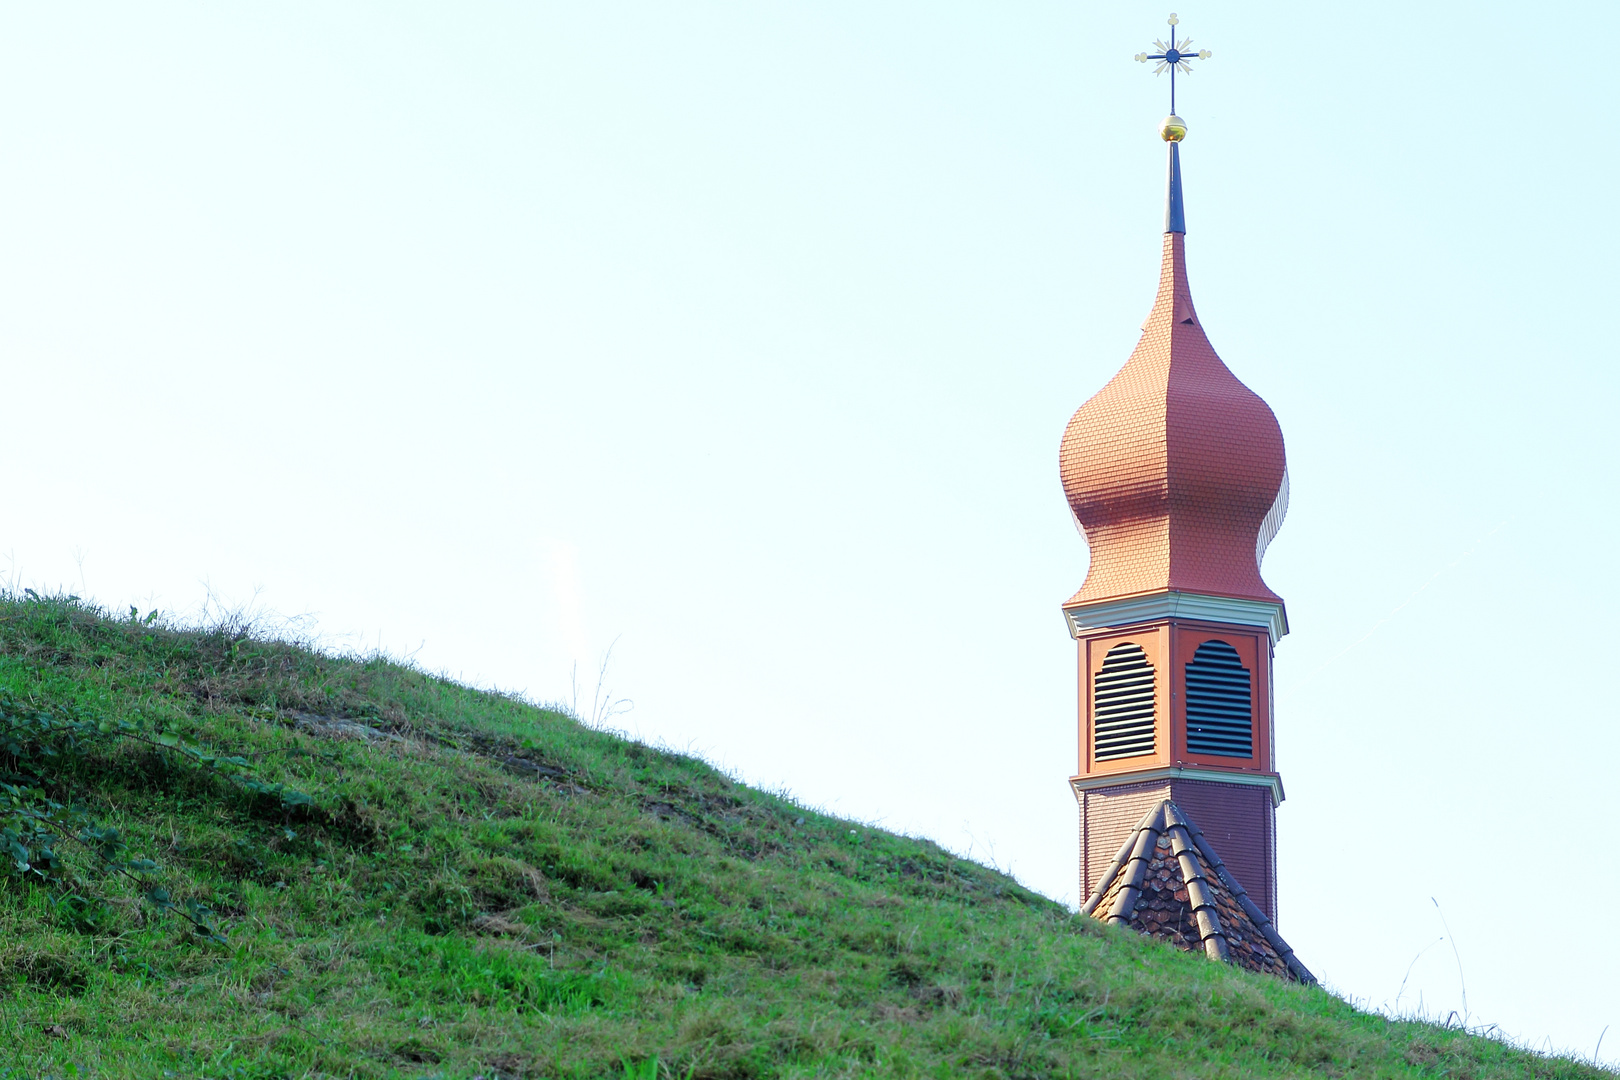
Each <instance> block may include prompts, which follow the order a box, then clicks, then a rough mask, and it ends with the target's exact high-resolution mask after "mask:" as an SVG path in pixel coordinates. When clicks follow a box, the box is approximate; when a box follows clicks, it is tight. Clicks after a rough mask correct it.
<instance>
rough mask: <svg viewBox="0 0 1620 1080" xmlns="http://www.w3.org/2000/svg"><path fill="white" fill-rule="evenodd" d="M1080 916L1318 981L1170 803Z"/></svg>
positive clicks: (1130, 844)
mask: <svg viewBox="0 0 1620 1080" xmlns="http://www.w3.org/2000/svg"><path fill="white" fill-rule="evenodd" d="M1080 912H1081V914H1083V915H1090V916H1092V917H1093V918H1096V919H1098V920H1100V921H1102V922H1106V923H1108V924H1110V925H1112V926H1129V927H1132V928H1133V929H1135V930H1137V931H1138V932H1140V933H1143V934H1151V935H1152V936H1154V937H1156V938H1160V939H1162V940H1164V941H1168V942H1170V943H1171V944H1172V945H1175V946H1177V947H1179V948H1182V949H1186V950H1188V951H1189V952H1192V951H1197V950H1202V951H1203V952H1204V954H1205V955H1206V956H1208V957H1209V958H1210V959H1211V960H1225V961H1227V962H1229V963H1232V964H1236V965H1237V966H1238V967H1241V968H1245V969H1247V970H1249V971H1259V972H1264V973H1266V974H1268V975H1277V976H1280V977H1282V978H1287V979H1293V980H1295V981H1297V982H1302V983H1315V982H1316V976H1314V975H1312V974H1311V973H1310V971H1309V970H1308V969H1307V968H1306V967H1305V965H1304V964H1302V963H1300V961H1299V958H1298V957H1296V956H1295V955H1294V950H1293V949H1291V948H1289V947H1288V943H1287V942H1286V941H1284V940H1283V939H1282V935H1281V934H1279V933H1277V928H1276V927H1275V926H1273V925H1272V924H1271V920H1270V919H1268V918H1267V917H1266V914H1265V912H1263V911H1261V910H1260V908H1259V907H1258V906H1257V905H1256V904H1255V902H1254V901H1253V900H1250V899H1249V894H1248V893H1246V892H1245V891H1244V890H1243V886H1242V885H1239V884H1238V882H1237V879H1235V878H1234V877H1233V876H1232V875H1231V873H1230V872H1229V871H1228V870H1227V869H1226V866H1225V864H1223V863H1222V862H1221V857H1220V856H1219V855H1217V854H1216V853H1215V849H1214V848H1213V847H1211V846H1210V844H1209V841H1208V840H1206V839H1204V834H1203V833H1202V832H1201V831H1200V830H1199V828H1198V826H1197V825H1195V824H1193V822H1192V820H1191V819H1190V818H1188V817H1187V815H1186V814H1185V813H1183V812H1182V810H1181V809H1180V808H1179V807H1177V806H1176V804H1175V803H1173V802H1171V801H1170V800H1169V799H1165V800H1163V801H1161V802H1160V803H1159V804H1158V805H1157V806H1155V807H1154V808H1153V809H1151V810H1149V811H1148V812H1147V814H1146V815H1145V816H1144V817H1143V818H1142V820H1141V821H1140V822H1139V823H1138V824H1137V826H1136V828H1135V829H1133V830H1132V831H1131V835H1130V836H1129V837H1127V838H1126V840H1125V845H1124V846H1123V847H1121V848H1120V849H1119V855H1118V856H1116V857H1115V859H1114V862H1113V865H1112V866H1110V867H1109V868H1108V870H1107V871H1106V872H1105V873H1104V874H1103V876H1102V877H1101V878H1100V879H1098V881H1097V888H1096V890H1095V891H1094V892H1093V893H1092V894H1091V896H1090V897H1089V898H1088V899H1087V900H1086V902H1085V905H1084V906H1082V907H1081V909H1080Z"/></svg>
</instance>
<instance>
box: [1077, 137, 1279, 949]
mask: <svg viewBox="0 0 1620 1080" xmlns="http://www.w3.org/2000/svg"><path fill="white" fill-rule="evenodd" d="M1176 152H1177V148H1176V147H1175V146H1174V145H1172V147H1171V153H1172V155H1174V154H1175V153H1176ZM1172 162H1173V165H1174V164H1176V163H1175V159H1174V157H1173V158H1172ZM1172 176H1179V169H1176V168H1173V171H1172ZM1178 182H1179V181H1173V182H1172V183H1173V184H1175V183H1178ZM1179 198H1180V195H1179V191H1178V190H1176V189H1175V188H1174V187H1173V189H1172V199H1173V200H1175V201H1177V202H1179ZM1178 209H1179V208H1178ZM1176 217H1177V218H1178V219H1179V214H1177V215H1176ZM1185 244H1186V237H1185V235H1184V234H1183V233H1182V232H1180V231H1172V232H1166V233H1165V234H1164V258H1163V263H1162V268H1161V273H1160V280H1159V293H1158V297H1157V299H1156V300H1155V302H1154V305H1153V310H1152V312H1151V313H1150V314H1149V315H1148V319H1147V322H1146V323H1144V324H1143V328H1142V337H1141V340H1140V341H1139V342H1138V344H1137V346H1136V349H1135V351H1134V352H1133V353H1132V354H1131V357H1130V359H1129V360H1128V361H1127V362H1126V364H1125V366H1124V367H1123V368H1121V369H1120V371H1119V372H1118V373H1117V374H1116V375H1115V376H1114V377H1113V378H1112V379H1111V380H1110V381H1109V382H1108V384H1107V385H1106V386H1104V387H1103V388H1102V389H1101V390H1100V391H1098V392H1097V394H1096V395H1095V396H1094V397H1092V398H1091V400H1089V401H1087V402H1086V403H1085V404H1084V405H1082V406H1081V407H1080V408H1079V410H1078V411H1076V412H1075V414H1074V418H1073V419H1072V420H1070V422H1069V426H1068V429H1067V430H1066V431H1065V433H1064V437H1063V446H1062V451H1061V455H1060V466H1061V471H1062V476H1063V487H1064V491H1065V492H1066V494H1067V495H1068V500H1069V506H1070V508H1071V510H1072V511H1073V513H1074V516H1075V520H1076V521H1077V522H1078V523H1079V525H1080V526H1081V527H1082V528H1083V529H1084V531H1085V535H1086V540H1087V541H1088V543H1089V544H1090V546H1091V569H1090V572H1089V574H1088V575H1087V577H1086V580H1085V583H1084V584H1083V585H1082V587H1081V588H1080V590H1079V591H1078V592H1077V593H1075V595H1074V596H1073V597H1071V598H1070V599H1069V601H1068V602H1067V603H1066V604H1064V613H1065V616H1066V617H1067V619H1068V622H1069V628H1070V632H1071V634H1072V635H1073V636H1074V637H1075V639H1076V641H1077V642H1078V645H1079V675H1080V679H1079V684H1080V685H1079V691H1080V695H1079V696H1080V716H1079V733H1080V762H1079V771H1078V772H1077V774H1076V775H1075V776H1074V777H1072V778H1071V781H1070V782H1071V785H1072V786H1073V788H1074V791H1075V795H1076V797H1077V799H1078V800H1079V803H1080V818H1081V824H1080V886H1081V891H1082V895H1089V894H1090V893H1091V891H1092V889H1093V888H1094V887H1095V886H1096V884H1097V881H1098V878H1099V876H1100V875H1101V874H1102V873H1104V871H1105V870H1106V869H1107V867H1108V865H1109V864H1110V863H1111V862H1112V860H1113V859H1114V857H1115V855H1116V854H1117V853H1118V851H1119V847H1120V845H1121V843H1123V842H1124V840H1125V839H1126V837H1127V836H1128V835H1129V834H1130V832H1131V830H1132V829H1133V828H1134V827H1135V825H1136V823H1137V821H1138V820H1139V819H1140V818H1141V817H1142V815H1143V814H1144V813H1145V812H1146V811H1147V810H1148V809H1149V808H1151V807H1152V806H1153V805H1154V804H1155V803H1157V802H1158V801H1159V800H1161V799H1166V798H1168V799H1170V800H1172V801H1173V802H1175V803H1176V804H1177V805H1179V806H1181V807H1183V808H1184V809H1185V810H1186V811H1187V812H1188V813H1189V815H1191V817H1192V818H1193V819H1194V820H1196V821H1197V822H1198V823H1199V824H1200V826H1201V827H1202V828H1203V830H1204V832H1205V836H1206V838H1207V839H1208V840H1209V841H1210V843H1211V844H1212V845H1213V846H1214V847H1215V849H1216V850H1217V851H1218V852H1219V854H1220V857H1221V858H1222V859H1223V860H1224V861H1225V863H1226V866H1227V867H1228V869H1229V870H1230V871H1231V872H1232V873H1233V875H1234V876H1235V877H1236V878H1237V880H1238V881H1240V882H1241V883H1242V885H1243V886H1244V888H1245V889H1246V890H1247V891H1248V893H1249V895H1250V896H1251V897H1252V898H1253V899H1254V901H1255V903H1256V904H1258V905H1259V906H1260V908H1261V909H1262V910H1263V911H1264V912H1265V913H1266V914H1267V916H1268V917H1270V918H1271V919H1272V920H1275V919H1276V918H1277V887H1276V806H1277V804H1278V803H1279V802H1280V801H1281V800H1282V782H1281V778H1280V777H1279V776H1278V774H1277V772H1276V769H1275V763H1274V762H1273V738H1272V681H1271V665H1272V651H1273V646H1274V645H1275V643H1276V641H1277V639H1278V638H1280V637H1281V636H1282V635H1283V634H1285V633H1287V618H1286V615H1285V613H1284V609H1283V603H1282V599H1281V598H1280V597H1278V596H1277V595H1276V594H1275V593H1274V592H1272V591H1271V590H1270V589H1269V588H1268V587H1267V586H1266V583H1265V582H1264V581H1263V580H1262V579H1261V577H1260V559H1261V557H1262V555H1263V553H1264V550H1265V546H1266V544H1267V543H1268V542H1269V541H1270V539H1271V537H1272V536H1273V535H1274V534H1275V533H1276V530H1277V527H1278V526H1279V525H1280V524H1281V520H1282V515H1283V513H1284V512H1285V511H1286V508H1287V490H1288V489H1287V474H1286V473H1287V469H1286V458H1285V455H1284V450H1283V439H1282V431H1281V429H1280V428H1279V427H1278V425H1277V420H1276V417H1275V416H1273V415H1272V412H1271V409H1270V408H1269V407H1268V406H1267V405H1266V403H1265V402H1264V401H1262V400H1261V399H1260V398H1259V396H1257V395H1256V394H1255V393H1254V392H1253V391H1251V390H1249V388H1248V387H1246V386H1244V385H1243V384H1242V383H1241V382H1239V381H1238V379H1237V378H1236V377H1235V376H1234V375H1233V374H1232V373H1231V371H1229V370H1228V369H1227V367H1226V365H1225V364H1224V363H1222V362H1221V359H1220V357H1219V356H1217V355H1216V353H1215V350H1214V348H1213V347H1212V346H1211V345H1210V343H1209V339H1208V338H1207V337H1205V335H1204V330H1203V327H1202V326H1201V325H1200V322H1199V319H1198V315H1197V312H1196V311H1195V310H1194V308H1193V303H1192V295H1191V291H1190V289H1189V287H1188V283H1187V270H1186V261H1185ZM1211 642H1218V643H1221V644H1220V645H1217V646H1211V648H1212V649H1214V650H1217V652H1218V655H1219V656H1220V657H1226V658H1230V657H1231V656H1233V655H1234V654H1235V656H1236V658H1237V659H1236V661H1235V663H1237V664H1240V665H1241V670H1239V669H1238V668H1237V667H1234V666H1231V663H1232V662H1231V661H1228V666H1227V667H1225V668H1222V669H1221V672H1220V673H1218V675H1217V676H1211V675H1210V669H1209V668H1208V667H1207V666H1204V667H1200V666H1197V665H1195V666H1194V668H1193V676H1192V678H1193V682H1192V683H1191V684H1190V683H1189V665H1190V664H1194V661H1195V658H1198V657H1200V656H1201V655H1205V654H1200V653H1199V649H1200V646H1203V645H1206V644H1208V643H1211ZM1118 646H1133V647H1135V648H1136V649H1140V651H1141V652H1140V657H1139V658H1138V659H1137V660H1135V661H1133V662H1135V663H1138V664H1139V663H1140V661H1141V659H1142V658H1145V661H1146V663H1147V664H1149V665H1151V668H1152V679H1151V683H1152V694H1151V706H1152V731H1151V738H1149V736H1148V734H1147V732H1146V729H1145V725H1146V721H1145V720H1142V719H1137V720H1135V721H1132V722H1133V723H1135V724H1136V725H1137V726H1136V727H1135V728H1133V729H1132V730H1133V731H1134V732H1135V734H1133V735H1132V736H1131V738H1132V739H1133V740H1134V741H1133V742H1132V743H1131V747H1132V749H1131V751H1130V752H1129V753H1121V751H1120V744H1119V743H1118V742H1109V741H1108V740H1110V739H1115V738H1117V732H1118V731H1119V730H1120V728H1119V724H1120V723H1122V721H1120V720H1119V716H1120V715H1121V714H1119V713H1118V711H1117V709H1118V706H1117V705H1114V706H1113V707H1114V709H1115V711H1114V712H1112V713H1110V712H1109V708H1110V703H1111V702H1114V701H1115V700H1116V697H1117V694H1116V692H1115V691H1114V690H1111V689H1110V686H1109V685H1106V677H1104V684H1099V681H1098V680H1099V675H1100V673H1101V672H1102V669H1103V666H1104V662H1105V659H1106V658H1107V657H1108V655H1109V653H1110V650H1112V649H1115V648H1116V647H1118ZM1126 651H1127V652H1128V653H1129V654H1130V655H1131V656H1136V654H1135V653H1130V651H1129V650H1126ZM1217 652H1209V651H1208V650H1206V653H1207V655H1208V656H1209V657H1211V658H1213V657H1215V656H1216V655H1217ZM1209 662H1214V661H1213V659H1212V660H1210V661H1209ZM1199 663H1200V664H1204V663H1205V661H1203V660H1200V661H1199ZM1133 670H1134V671H1136V672H1137V673H1138V674H1137V675H1136V676H1133V677H1134V678H1137V680H1138V681H1137V683H1136V684H1135V685H1136V686H1138V687H1139V688H1140V687H1144V686H1145V685H1146V681H1147V680H1146V676H1145V674H1143V673H1142V672H1143V671H1144V669H1141V668H1140V667H1138V668H1135V669H1133ZM1212 677H1214V678H1219V679H1226V680H1227V682H1223V683H1221V684H1220V685H1221V686H1222V687H1225V686H1227V685H1229V683H1230V680H1231V679H1237V680H1238V683H1239V684H1241V683H1242V681H1243V680H1245V679H1246V680H1247V684H1248V686H1247V693H1248V701H1247V724H1248V729H1247V735H1248V746H1247V751H1246V753H1245V752H1240V751H1238V750H1235V749H1233V747H1234V746H1241V745H1242V742H1241V740H1242V734H1241V732H1240V729H1241V727H1242V712H1243V705H1242V699H1241V694H1240V692H1239V691H1230V692H1229V691H1227V690H1224V689H1223V690H1221V691H1219V692H1218V693H1217V692H1216V691H1212V690H1210V689H1209V687H1210V685H1211V683H1210V681H1209V680H1210V679H1211V678H1212ZM1190 685H1191V687H1192V690H1191V692H1192V693H1193V694H1194V697H1195V708H1194V711H1193V714H1191V715H1190V714H1189V710H1188V694H1189V686H1190ZM1233 694H1239V696H1237V697H1233V696H1232V695H1233ZM1099 695H1101V696H1100V697H1099ZM1111 695H1115V696H1111ZM1212 695H1213V696H1212ZM1217 699H1218V701H1219V705H1218V709H1217V715H1216V718H1215V719H1213V720H1212V719H1211V715H1212V714H1211V709H1216V708H1217V706H1214V705H1211V702H1212V701H1216V700H1217ZM1139 700H1142V701H1145V700H1146V699H1145V698H1141V699H1139ZM1141 708H1144V709H1145V708H1146V706H1145V705H1142V706H1141ZM1223 725H1224V726H1223ZM1099 731H1101V732H1102V738H1103V743H1102V744H1101V745H1100V744H1099V741H1098V740H1099ZM1217 731H1218V732H1224V733H1226V734H1225V737H1227V739H1228V741H1226V742H1220V736H1218V735H1217V734H1212V732H1217ZM1235 732H1236V733H1238V734H1233V733H1235ZM1232 739H1236V740H1238V741H1237V742H1232V741H1231V740H1232ZM1217 744H1218V749H1219V752H1214V751H1213V750H1212V749H1211V748H1212V747H1216V746H1217Z"/></svg>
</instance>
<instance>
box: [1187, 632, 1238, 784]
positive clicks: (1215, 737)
mask: <svg viewBox="0 0 1620 1080" xmlns="http://www.w3.org/2000/svg"><path fill="white" fill-rule="evenodd" d="M1187 749H1188V750H1189V751H1191V752H1192V753H1194V754H1217V755H1219V756H1221V757H1241V758H1246V757H1253V756H1254V686H1253V679H1252V677H1251V676H1250V674H1249V669H1248V668H1246V667H1244V666H1243V661H1242V659H1241V658H1239V656H1238V653H1237V650H1236V649H1234V648H1232V646H1230V645H1228V644H1227V643H1226V642H1224V641H1206V642H1204V643H1203V644H1202V645H1200V646H1198V651H1197V652H1195V653H1193V658H1192V660H1191V661H1190V662H1188V664H1187Z"/></svg>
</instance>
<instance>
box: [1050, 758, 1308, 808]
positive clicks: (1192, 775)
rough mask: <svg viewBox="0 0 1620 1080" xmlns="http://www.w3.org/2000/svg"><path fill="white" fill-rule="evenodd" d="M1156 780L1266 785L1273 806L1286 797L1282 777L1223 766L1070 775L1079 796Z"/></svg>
mask: <svg viewBox="0 0 1620 1080" xmlns="http://www.w3.org/2000/svg"><path fill="white" fill-rule="evenodd" d="M1158 780H1203V781H1206V782H1212V783H1217V784H1241V785H1243V786H1245V787H1263V788H1269V789H1270V790H1271V805H1272V806H1278V805H1280V804H1281V803H1282V801H1283V799H1284V798H1286V797H1287V796H1285V795H1284V794H1283V785H1282V777H1280V776H1278V775H1277V774H1276V773H1244V772H1227V771H1226V770H1225V769H1199V768H1194V767H1189V766H1186V765H1168V766H1165V767H1164V768H1161V769H1147V770H1144V771H1142V772H1129V773H1103V774H1101V775H1092V776H1071V777H1070V778H1069V786H1070V787H1072V788H1074V793H1075V795H1076V796H1078V795H1079V794H1080V793H1081V792H1082V791H1095V790H1096V789H1097V788H1106V787H1123V786H1124V785H1126V784H1151V783H1153V782H1154V781H1158Z"/></svg>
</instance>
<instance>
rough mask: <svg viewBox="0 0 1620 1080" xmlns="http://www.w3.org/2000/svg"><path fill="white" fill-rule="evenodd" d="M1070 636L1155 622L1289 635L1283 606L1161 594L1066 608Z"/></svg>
mask: <svg viewBox="0 0 1620 1080" xmlns="http://www.w3.org/2000/svg"><path fill="white" fill-rule="evenodd" d="M1063 617H1064V619H1066V620H1067V621H1068V623H1069V635H1070V636H1071V637H1076V638H1078V637H1079V636H1080V635H1081V634H1084V633H1086V632H1088V631H1092V630H1108V629H1112V628H1113V627H1116V626H1131V625H1134V624H1136V623H1143V622H1151V621H1152V620H1154V619H1172V618H1177V619H1199V620H1201V621H1204V622H1220V623H1237V624H1238V625H1239V626H1263V627H1265V628H1266V630H1267V631H1269V632H1270V634H1271V643H1272V644H1273V645H1275V644H1277V640H1278V639H1279V638H1281V637H1282V636H1283V635H1284V634H1287V633H1288V612H1287V610H1286V609H1285V608H1284V607H1283V605H1282V604H1281V603H1271V602H1270V601H1267V600H1235V599H1233V598H1232V597H1230V596H1204V595H1202V594H1200V593H1184V592H1162V593H1154V594H1153V595H1151V596H1128V597H1126V598H1124V599H1122V600H1102V601H1098V602H1096V603H1091V604H1076V605H1075V606H1073V607H1066V608H1064V609H1063Z"/></svg>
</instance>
